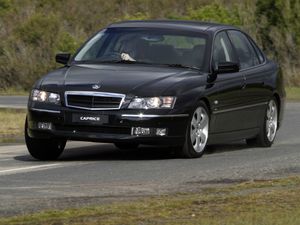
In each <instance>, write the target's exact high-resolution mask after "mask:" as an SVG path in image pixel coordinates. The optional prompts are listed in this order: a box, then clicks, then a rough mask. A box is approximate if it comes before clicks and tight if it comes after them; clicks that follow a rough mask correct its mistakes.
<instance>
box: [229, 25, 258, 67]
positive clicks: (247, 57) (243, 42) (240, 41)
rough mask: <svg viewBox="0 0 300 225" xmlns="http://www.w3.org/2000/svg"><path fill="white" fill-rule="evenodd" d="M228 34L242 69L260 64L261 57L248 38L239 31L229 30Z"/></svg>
mask: <svg viewBox="0 0 300 225" xmlns="http://www.w3.org/2000/svg"><path fill="white" fill-rule="evenodd" d="M228 35H229V37H230V39H231V41H232V44H233V46H234V48H235V50H236V52H237V56H238V58H239V62H240V66H241V69H246V68H249V67H252V66H256V65H258V64H259V59H258V57H257V54H256V52H255V51H254V49H253V46H252V45H251V43H250V42H249V40H248V38H247V37H246V36H245V35H244V34H243V33H241V32H239V31H228Z"/></svg>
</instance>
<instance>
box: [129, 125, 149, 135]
mask: <svg viewBox="0 0 300 225" xmlns="http://www.w3.org/2000/svg"><path fill="white" fill-rule="evenodd" d="M150 133H151V131H150V128H146V127H132V129H131V134H132V135H137V136H147V135H150Z"/></svg>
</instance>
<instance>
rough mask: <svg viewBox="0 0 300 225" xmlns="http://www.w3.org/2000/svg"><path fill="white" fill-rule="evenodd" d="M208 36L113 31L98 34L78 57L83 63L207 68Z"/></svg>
mask: <svg viewBox="0 0 300 225" xmlns="http://www.w3.org/2000/svg"><path fill="white" fill-rule="evenodd" d="M206 44H207V37H206V35H205V34H201V33H198V32H197V33H194V32H187V31H184V32H182V31H176V30H166V29H164V30H162V29H145V28H143V29H140V28H109V29H106V30H104V31H102V32H100V33H98V34H96V35H95V36H94V37H93V38H92V39H90V41H88V42H87V43H86V45H85V46H84V47H83V48H82V49H81V50H80V52H79V53H78V54H77V55H76V57H75V61H79V62H99V63H101V62H108V61H116V60H128V61H136V62H144V63H150V64H182V65H187V66H193V67H197V68H200V69H201V68H203V64H204V55H205V52H206Z"/></svg>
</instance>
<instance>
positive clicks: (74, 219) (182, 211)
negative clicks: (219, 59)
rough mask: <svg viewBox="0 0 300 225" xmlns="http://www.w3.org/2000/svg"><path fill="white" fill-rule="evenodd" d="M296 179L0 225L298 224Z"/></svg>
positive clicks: (1, 221)
mask: <svg viewBox="0 0 300 225" xmlns="http://www.w3.org/2000/svg"><path fill="white" fill-rule="evenodd" d="M299 191H300V178H299V177H290V178H285V179H278V180H269V181H252V182H244V183H241V184H237V185H233V186H229V187H228V186H227V187H222V188H210V189H204V190H203V191H202V192H200V193H186V194H173V195H163V196H160V197H144V198H142V197H141V198H139V199H137V200H132V201H129V200H128V201H123V202H115V203H105V204H103V205H100V206H94V207H88V208H80V209H67V210H62V211H57V210H56V211H48V212H42V213H37V214H32V215H25V216H17V217H12V218H6V219H4V218H2V219H0V224H3V225H4V224H5V225H10V224H66V225H67V224H88V225H94V224H106V225H107V224H108V225H114V224H124V225H126V224H130V225H131V224H172V225H173V224H187V225H188V224H195V225H196V224H197V225H199V224H205V225H217V224H223V225H238V224H243V225H252V224H255V225H273V224H277V225H295V224H300V192H299Z"/></svg>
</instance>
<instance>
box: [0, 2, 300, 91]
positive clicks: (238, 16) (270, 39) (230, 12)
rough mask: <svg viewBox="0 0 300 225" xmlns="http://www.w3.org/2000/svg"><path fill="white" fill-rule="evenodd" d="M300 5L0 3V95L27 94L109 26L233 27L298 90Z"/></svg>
mask: <svg viewBox="0 0 300 225" xmlns="http://www.w3.org/2000/svg"><path fill="white" fill-rule="evenodd" d="M299 12H300V0H255V1H252V0H245V1H239V0H229V1H225V0H213V1H208V0H184V1H183V0H161V1H152V0H124V1H120V0H111V1H105V0H86V1H73V0H65V1H63V2H62V1H61V0H22V1H20V0H0V40H1V42H0V92H5V90H6V89H7V88H15V89H25V90H28V89H30V88H31V86H32V85H33V82H34V81H35V80H36V79H38V78H39V77H41V76H42V75H43V74H45V73H46V72H47V71H49V70H51V69H53V68H56V67H58V66H59V65H58V64H56V63H55V62H54V55H55V54H56V53H58V52H71V53H74V52H75V50H76V49H77V48H78V47H79V46H80V45H81V44H82V43H83V41H84V40H85V39H86V38H87V37H89V36H90V35H91V34H92V33H94V32H96V31H97V30H99V29H101V28H103V27H104V26H106V25H108V24H109V23H112V22H115V21H120V20H131V19H185V20H202V21H211V22H221V23H227V24H233V25H236V26H239V27H241V28H243V29H244V30H245V31H246V32H248V33H249V34H250V35H251V36H252V37H253V38H254V39H255V40H256V41H257V42H258V44H259V45H260V46H261V47H262V48H263V49H264V50H265V52H266V53H267V54H268V55H269V57H270V58H273V59H275V60H277V61H278V62H279V63H280V67H281V71H282V73H283V75H284V77H285V82H286V84H287V85H288V86H300V76H299V74H300V54H299V52H300V19H299V17H300V13H299Z"/></svg>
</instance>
